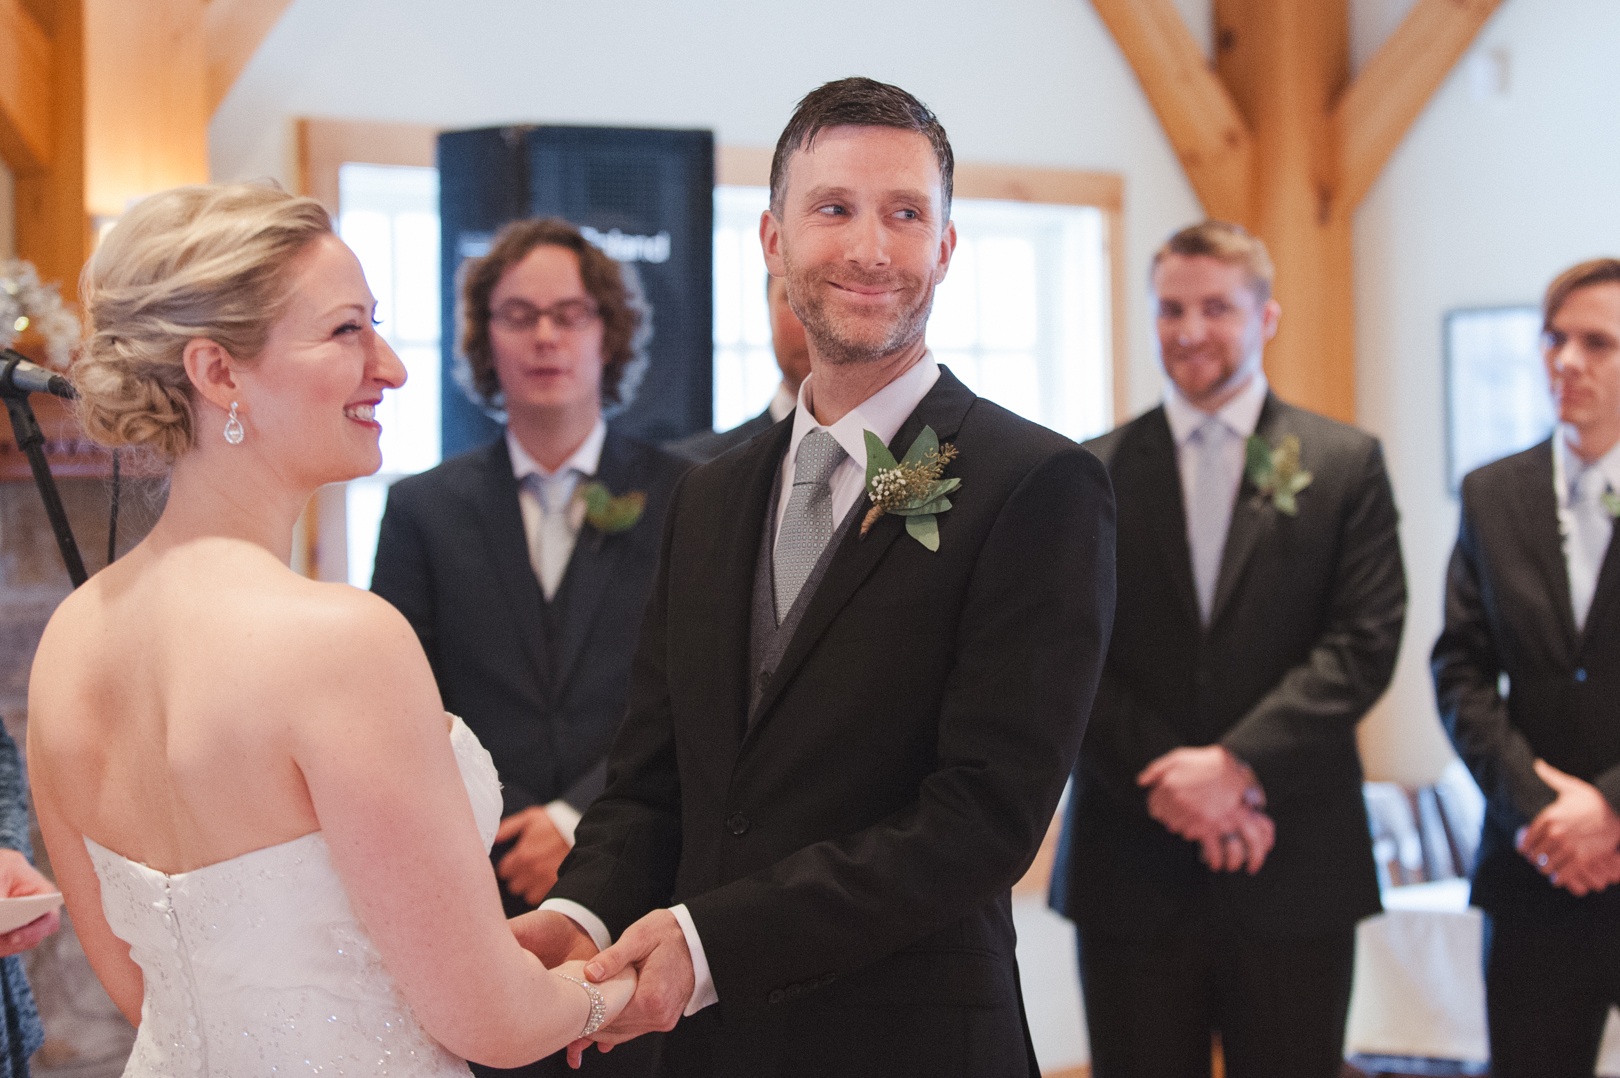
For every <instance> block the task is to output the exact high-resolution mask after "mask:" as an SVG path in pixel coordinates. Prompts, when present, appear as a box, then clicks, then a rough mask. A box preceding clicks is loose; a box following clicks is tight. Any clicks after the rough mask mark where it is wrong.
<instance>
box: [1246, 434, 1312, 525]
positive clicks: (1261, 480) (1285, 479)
mask: <svg viewBox="0 0 1620 1078" xmlns="http://www.w3.org/2000/svg"><path fill="white" fill-rule="evenodd" d="M1245 448H1246V449H1247V457H1248V459H1247V462H1246V463H1245V465H1244V468H1243V478H1245V479H1247V480H1248V481H1249V482H1250V483H1252V484H1254V489H1255V490H1257V491H1259V492H1260V498H1261V499H1262V500H1264V499H1266V498H1270V499H1271V504H1272V505H1274V506H1276V507H1277V512H1279V513H1283V514H1285V515H1287V516H1291V517H1292V516H1298V515H1299V503H1298V502H1297V501H1296V500H1295V499H1296V498H1297V497H1298V496H1299V492H1300V491H1302V490H1304V489H1305V488H1306V487H1308V486H1310V485H1311V478H1312V476H1311V473H1310V472H1307V471H1305V470H1303V469H1302V468H1300V466H1299V438H1298V437H1296V436H1295V435H1292V434H1288V435H1284V436H1283V440H1282V441H1281V442H1279V443H1278V444H1277V446H1276V447H1275V448H1273V447H1272V446H1271V445H1269V444H1267V442H1266V440H1265V439H1264V438H1262V437H1260V435H1258V434H1251V435H1249V440H1248V442H1247V443H1246V447H1245Z"/></svg>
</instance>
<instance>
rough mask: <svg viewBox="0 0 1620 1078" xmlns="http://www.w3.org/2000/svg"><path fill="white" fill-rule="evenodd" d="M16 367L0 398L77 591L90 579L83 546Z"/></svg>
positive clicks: (0, 379)
mask: <svg viewBox="0 0 1620 1078" xmlns="http://www.w3.org/2000/svg"><path fill="white" fill-rule="evenodd" d="M18 358H21V357H18ZM16 365H17V360H16V359H12V360H9V361H8V362H7V363H6V368H7V369H6V370H5V372H4V375H0V398H4V400H5V402H6V411H7V412H8V413H9V414H10V415H11V430H12V433H13V434H14V435H16V438H17V448H18V449H21V450H22V451H23V452H24V453H26V454H28V466H29V467H30V468H31V469H33V472H34V485H35V486H37V487H38V488H39V496H40V498H41V499H42V500H43V501H44V502H45V515H46V516H47V517H49V518H50V521H51V530H52V531H53V532H55V533H56V547H57V549H58V550H60V551H61V552H62V564H63V565H65V566H67V571H68V577H69V578H70V579H71V580H72V581H73V586H74V587H75V588H76V587H78V586H79V585H80V584H83V583H84V582H85V581H86V580H88V579H90V575H89V574H88V573H86V572H85V571H84V559H83V558H81V557H80V556H79V544H78V542H76V541H75V540H74V538H73V528H72V526H71V525H69V524H68V518H67V510H66V509H64V508H63V507H62V494H61V492H60V491H58V490H57V489H56V477H55V476H53V475H52V474H51V466H50V464H49V463H48V462H47V461H46V460H45V432H44V431H42V430H40V429H39V420H38V419H37V418H35V416H34V406H33V405H32V404H30V403H28V394H27V393H25V392H23V391H22V390H20V389H17V388H15V387H13V386H12V385H11V379H10V378H9V375H10V373H11V368H14V367H15V366H16Z"/></svg>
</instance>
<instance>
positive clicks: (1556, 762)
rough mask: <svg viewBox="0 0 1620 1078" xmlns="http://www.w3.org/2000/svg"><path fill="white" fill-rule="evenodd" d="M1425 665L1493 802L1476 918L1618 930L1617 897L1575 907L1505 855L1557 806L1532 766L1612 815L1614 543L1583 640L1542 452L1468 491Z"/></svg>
mask: <svg viewBox="0 0 1620 1078" xmlns="http://www.w3.org/2000/svg"><path fill="white" fill-rule="evenodd" d="M1432 661H1433V670H1434V685H1435V694H1436V696H1437V697H1438V698H1439V704H1440V718H1441V720H1442V721H1443V722H1444V723H1445V725H1446V731H1447V732H1448V733H1449V734H1450V735H1451V741H1452V744H1453V745H1455V746H1456V748H1457V753H1458V755H1460V756H1461V757H1462V758H1463V762H1464V763H1466V764H1467V765H1468V769H1469V771H1471V772H1473V775H1474V780H1475V781H1476V782H1478V783H1479V786H1480V789H1481V790H1483V791H1484V792H1485V799H1486V803H1487V812H1486V816H1485V826H1484V834H1483V835H1482V836H1481V842H1480V850H1479V860H1478V862H1477V863H1476V866H1475V869H1474V903H1475V905H1478V906H1481V907H1483V908H1484V909H1486V910H1487V911H1489V912H1490V913H1492V914H1497V915H1515V914H1519V915H1532V916H1536V917H1539V918H1543V919H1549V920H1562V919H1566V918H1579V917H1601V918H1603V919H1604V920H1605V921H1606V922H1607V923H1609V924H1620V888H1614V887H1611V888H1609V889H1608V890H1607V891H1603V892H1600V893H1598V894H1596V895H1588V896H1587V897H1585V898H1576V897H1575V896H1573V895H1571V894H1569V893H1568V892H1567V891H1562V890H1559V889H1558V888H1556V887H1554V886H1553V885H1552V884H1550V883H1548V882H1547V881H1546V880H1545V879H1543V878H1542V876H1541V874H1540V873H1539V872H1537V871H1536V870H1535V869H1534V868H1532V867H1531V866H1530V864H1529V863H1528V862H1527V861H1526V860H1525V859H1524V858H1523V857H1521V856H1520V855H1519V854H1518V852H1517V851H1516V850H1515V849H1514V848H1513V836H1514V833H1515V832H1516V831H1518V829H1519V828H1521V827H1523V826H1525V825H1526V824H1528V823H1529V822H1530V821H1531V820H1532V819H1534V818H1535V816H1536V814H1537V813H1539V812H1540V811H1541V810H1542V809H1544V808H1546V807H1547V806H1548V805H1550V804H1551V803H1552V802H1553V800H1554V797H1555V796H1556V795H1555V794H1554V791H1553V789H1552V787H1550V786H1548V785H1547V784H1546V783H1544V782H1542V781H1541V779H1540V777H1538V776H1537V775H1536V773H1535V768H1534V762H1535V760H1536V759H1537V758H1538V757H1539V758H1540V759H1543V760H1546V761H1547V762H1548V763H1549V764H1551V765H1552V766H1554V767H1556V768H1558V769H1559V770H1560V771H1565V772H1568V773H1569V774H1571V775H1574V776H1575V777H1576V778H1579V779H1584V780H1585V781H1587V782H1590V783H1592V784H1593V785H1595V786H1596V787H1597V788H1598V789H1599V790H1600V791H1601V792H1602V793H1603V796H1604V797H1605V798H1606V799H1607V800H1608V802H1609V804H1611V805H1613V806H1615V808H1616V810H1617V811H1620V695H1617V694H1620V543H1616V542H1611V543H1610V544H1609V550H1608V554H1607V556H1606V557H1605V558H1604V561H1603V568H1602V570H1601V572H1600V573H1599V576H1598V583H1597V591H1596V592H1595V593H1594V595H1593V598H1592V606H1591V609H1590V610H1589V611H1588V612H1587V616H1586V625H1585V628H1584V631H1577V630H1576V628H1575V615H1574V613H1573V611H1572V610H1571V606H1570V596H1569V571H1568V568H1567V567H1566V565H1565V562H1564V547H1563V538H1562V537H1561V536H1560V534H1559V529H1558V505H1557V501H1556V498H1555V495H1554V493H1553V460H1552V442H1551V441H1550V440H1549V441H1546V442H1542V443H1541V444H1540V445H1538V446H1535V447H1534V448H1532V449H1527V450H1525V451H1524V452H1523V453H1517V454H1515V455H1513V456H1511V457H1507V458H1505V459H1503V460H1499V461H1497V462H1496V463H1494V464H1488V465H1486V466H1485V467H1483V468H1480V469H1479V470H1478V471H1475V472H1471V473H1469V474H1468V476H1467V477H1466V478H1464V479H1463V485H1462V523H1461V526H1460V528H1459V530H1458V534H1457V546H1456V549H1455V550H1454V551H1453V552H1452V555H1451V568H1450V570H1449V572H1448V574H1447V576H1446V625H1445V629H1444V631H1443V632H1442V633H1441V634H1440V639H1439V640H1438V641H1437V642H1436V643H1435V645H1434V654H1433V660H1432ZM1503 674H1506V675H1507V679H1508V684H1509V686H1510V688H1509V690H1508V692H1507V694H1506V696H1504V695H1503V694H1502V693H1501V691H1500V689H1501V677H1502V675H1503Z"/></svg>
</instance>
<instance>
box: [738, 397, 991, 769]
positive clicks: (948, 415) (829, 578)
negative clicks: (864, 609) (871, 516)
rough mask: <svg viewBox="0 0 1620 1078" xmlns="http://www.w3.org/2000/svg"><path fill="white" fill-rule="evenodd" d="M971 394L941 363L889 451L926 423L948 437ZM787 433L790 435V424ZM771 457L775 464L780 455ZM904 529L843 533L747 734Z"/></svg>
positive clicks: (883, 522) (860, 510)
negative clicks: (937, 374)
mask: <svg viewBox="0 0 1620 1078" xmlns="http://www.w3.org/2000/svg"><path fill="white" fill-rule="evenodd" d="M974 399H975V398H974V396H973V392H972V391H971V390H969V389H968V388H967V387H966V386H964V385H963V384H962V383H961V382H960V381H958V380H957V378H956V376H955V375H953V374H952V373H951V372H950V371H949V370H947V369H945V368H943V367H941V368H940V372H939V381H937V382H935V383H934V387H933V388H932V389H930V390H929V391H928V393H927V395H926V396H924V397H923V399H922V400H921V401H920V402H919V403H918V405H917V407H916V408H914V409H913V410H912V412H911V415H910V416H909V417H907V419H906V421H905V422H904V423H903V424H901V426H900V430H899V432H898V433H896V434H895V436H894V439H893V440H892V441H891V442H890V443H889V450H890V452H892V453H893V454H894V455H895V457H896V458H899V457H901V456H903V455H904V453H905V451H906V450H907V449H908V448H910V446H911V443H912V441H914V440H915V439H916V437H917V435H919V434H921V433H922V429H923V427H925V426H929V427H933V428H934V433H935V434H937V435H938V436H939V440H940V441H942V442H945V441H949V440H950V439H951V438H953V437H954V436H955V435H956V432H957V431H958V430H959V429H961V426H962V420H963V418H964V417H966V415H967V413H968V409H969V408H971V407H972V406H973V401H974ZM789 434H790V435H791V428H789ZM783 448H784V450H785V448H786V445H785V441H784V446H783ZM776 459H777V462H778V464H780V461H781V457H780V455H778V456H777V458H776ZM870 504H871V503H870V502H869V500H868V499H867V497H866V495H865V494H864V493H863V494H862V495H861V496H860V497H859V498H857V499H856V502H855V508H854V509H853V510H852V511H853V512H854V513H855V514H856V515H857V517H860V516H864V515H865V514H866V511H867V509H868V508H869V507H870ZM904 531H905V522H904V521H903V520H902V519H901V518H900V517H897V516H892V515H888V514H885V515H884V516H882V517H880V518H879V519H878V521H877V523H876V524H874V525H873V526H872V530H871V531H870V532H868V533H867V534H866V535H865V536H864V537H863V536H862V535H861V530H860V526H859V525H856V526H854V527H852V528H850V529H849V531H848V532H846V533H845V535H844V540H843V543H842V544H841V545H840V546H839V548H838V550H837V552H836V553H835V554H834V555H833V559H832V561H831V562H830V563H829V564H828V566H827V575H826V576H824V577H823V578H822V581H821V585H820V587H818V588H816V591H815V594H814V595H812V596H811V597H810V603H809V605H808V606H807V607H805V611H804V618H803V620H802V621H800V622H799V628H798V631H797V632H795V633H794V634H793V640H792V641H791V642H790V643H789V644H788V649H787V651H786V653H784V654H783V656H782V661H781V662H780V663H778V664H777V667H776V670H775V672H774V673H773V674H772V675H771V680H770V683H769V684H768V685H766V686H765V693H764V695H763V696H762V697H761V698H760V701H759V707H758V708H757V709H756V711H755V713H754V718H755V721H754V722H752V723H751V724H750V727H749V731H748V736H749V738H750V739H752V738H754V737H757V736H758V735H759V730H760V727H762V726H764V725H765V723H764V718H765V716H766V715H767V714H769V712H770V709H771V706H772V705H773V704H774V703H775V702H776V700H777V698H778V697H779V696H781V694H782V690H783V688H784V687H785V686H786V685H787V684H788V683H789V682H790V681H791V680H792V679H793V675H794V673H795V672H796V671H797V670H798V668H799V667H800V666H802V665H803V664H804V660H805V658H806V657H807V656H809V654H810V652H811V650H812V649H813V648H814V647H815V646H816V643H817V641H819V640H820V639H821V637H822V635H823V634H824V633H826V631H827V628H828V627H829V626H830V625H831V624H832V622H833V619H834V618H835V617H836V616H837V615H838V612H839V611H840V610H842V609H843V608H844V604H846V603H848V602H849V600H850V598H851V597H852V596H853V595H854V594H855V591H856V589H858V588H859V587H860V586H861V585H862V584H863V583H865V581H866V578H867V577H868V576H870V575H871V573H872V570H873V569H876V568H877V564H878V562H879V561H881V560H882V558H883V555H884V553H885V552H886V551H887V550H888V549H889V547H890V546H891V545H892V544H893V543H894V541H895V540H896V539H897V538H899V537H900V535H901V533H902V532H904ZM754 541H755V542H756V543H758V541H759V533H758V532H755V533H754ZM749 565H750V569H752V566H753V561H752V559H749Z"/></svg>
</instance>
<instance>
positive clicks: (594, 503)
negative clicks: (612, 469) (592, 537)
mask: <svg viewBox="0 0 1620 1078" xmlns="http://www.w3.org/2000/svg"><path fill="white" fill-rule="evenodd" d="M574 497H576V498H578V499H579V500H580V501H582V502H584V503H585V521H586V523H588V524H590V526H591V527H593V528H595V529H596V530H597V531H599V532H601V533H602V534H603V535H617V534H619V533H620V532H627V531H629V530H630V529H631V528H634V527H635V526H636V521H638V520H640V519H641V511H642V510H643V509H645V508H647V495H646V493H645V492H643V491H639V490H632V491H629V492H628V493H625V494H620V495H619V496H618V497H614V496H613V495H612V494H611V493H609V491H608V488H607V487H604V486H603V485H602V484H601V483H585V484H582V485H581V486H580V488H579V489H578V490H577V491H575V493H574Z"/></svg>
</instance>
